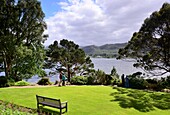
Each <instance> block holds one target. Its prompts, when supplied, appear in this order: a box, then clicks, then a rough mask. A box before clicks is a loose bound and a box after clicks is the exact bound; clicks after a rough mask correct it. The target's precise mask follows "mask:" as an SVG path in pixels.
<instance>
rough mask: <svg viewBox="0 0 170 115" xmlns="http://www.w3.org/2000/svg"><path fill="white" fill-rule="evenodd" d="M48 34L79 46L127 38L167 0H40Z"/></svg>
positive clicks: (49, 39) (48, 42)
mask: <svg viewBox="0 0 170 115" xmlns="http://www.w3.org/2000/svg"><path fill="white" fill-rule="evenodd" d="M40 1H41V5H42V10H43V11H44V13H45V15H46V17H45V21H46V23H47V30H46V31H45V33H46V34H48V35H49V38H48V39H47V40H46V41H45V43H44V45H45V46H48V45H50V44H52V43H53V42H54V41H55V40H57V41H60V40H62V39H68V40H69V41H74V43H76V44H78V45H79V46H87V45H97V46H100V45H104V44H114V43H124V42H128V41H129V40H130V39H131V37H132V35H133V33H134V32H138V30H139V29H140V27H141V25H142V24H143V22H144V20H145V19H146V18H147V17H149V16H150V15H151V14H152V13H153V12H154V11H159V9H160V8H161V7H162V5H163V3H165V2H168V3H170V0H40Z"/></svg>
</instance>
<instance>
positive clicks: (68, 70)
mask: <svg viewBox="0 0 170 115" xmlns="http://www.w3.org/2000/svg"><path fill="white" fill-rule="evenodd" d="M67 73H68V82H70V77H71V75H70V66H69V65H68V66H67Z"/></svg>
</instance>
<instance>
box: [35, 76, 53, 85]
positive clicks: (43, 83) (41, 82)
mask: <svg viewBox="0 0 170 115" xmlns="http://www.w3.org/2000/svg"><path fill="white" fill-rule="evenodd" d="M37 84H38V85H51V84H52V83H51V82H50V81H49V78H48V77H43V78H42V79H40V80H39V81H38V83H37Z"/></svg>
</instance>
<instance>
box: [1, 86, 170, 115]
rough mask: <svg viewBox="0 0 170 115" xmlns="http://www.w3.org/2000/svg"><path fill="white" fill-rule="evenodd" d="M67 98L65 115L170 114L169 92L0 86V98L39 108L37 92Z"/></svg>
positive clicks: (82, 87) (99, 87)
mask: <svg viewBox="0 0 170 115" xmlns="http://www.w3.org/2000/svg"><path fill="white" fill-rule="evenodd" d="M36 94H38V95H42V96H47V97H52V98H60V99H61V101H68V112H67V113H66V114H65V115H169V114H170V94H167V93H155V92H150V93H149V92H144V91H140V90H132V89H123V88H112V87H109V86H66V87H57V86H52V87H33V88H0V100H4V101H8V102H12V103H14V104H18V105H22V106H26V107H30V108H36V97H35V95H36Z"/></svg>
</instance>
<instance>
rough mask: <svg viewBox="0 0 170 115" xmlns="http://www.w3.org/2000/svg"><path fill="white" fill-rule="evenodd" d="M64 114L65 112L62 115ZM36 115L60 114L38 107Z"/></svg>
mask: <svg viewBox="0 0 170 115" xmlns="http://www.w3.org/2000/svg"><path fill="white" fill-rule="evenodd" d="M64 113H65V112H63V113H62V114H64ZM38 115H61V114H60V112H59V111H57V110H52V109H50V108H46V107H43V106H40V110H39V112H38Z"/></svg>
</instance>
